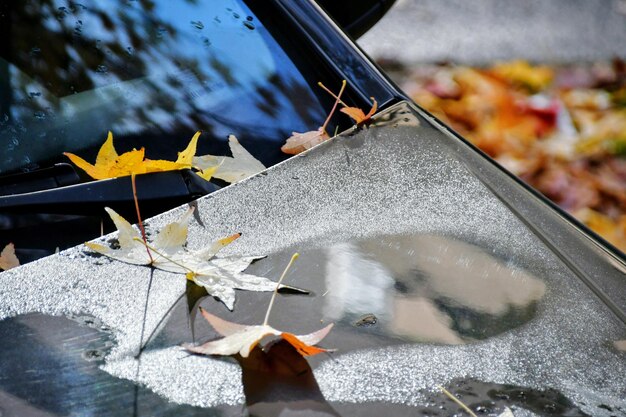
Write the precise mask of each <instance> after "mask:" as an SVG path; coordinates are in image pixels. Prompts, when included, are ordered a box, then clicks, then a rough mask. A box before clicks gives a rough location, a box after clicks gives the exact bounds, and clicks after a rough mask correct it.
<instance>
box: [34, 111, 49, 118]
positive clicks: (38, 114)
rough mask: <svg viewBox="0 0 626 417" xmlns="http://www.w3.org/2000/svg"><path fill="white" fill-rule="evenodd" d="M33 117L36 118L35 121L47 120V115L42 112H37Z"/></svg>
mask: <svg viewBox="0 0 626 417" xmlns="http://www.w3.org/2000/svg"><path fill="white" fill-rule="evenodd" d="M33 116H35V119H39V120H43V119H45V118H46V113H44V112H42V111H36V112H35V113H33Z"/></svg>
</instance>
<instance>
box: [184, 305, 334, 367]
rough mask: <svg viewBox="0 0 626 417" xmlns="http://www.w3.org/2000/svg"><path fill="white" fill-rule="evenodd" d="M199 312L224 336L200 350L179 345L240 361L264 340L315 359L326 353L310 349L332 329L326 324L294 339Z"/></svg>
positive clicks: (285, 333)
mask: <svg viewBox="0 0 626 417" xmlns="http://www.w3.org/2000/svg"><path fill="white" fill-rule="evenodd" d="M200 312H201V313H202V316H203V317H204V318H205V319H206V320H207V321H208V322H209V324H210V325H211V326H212V327H213V328H214V329H215V331H216V332H217V333H219V334H220V335H222V336H224V338H222V339H218V340H214V341H211V342H207V343H205V344H203V345H200V346H193V345H189V344H185V345H183V347H184V348H185V349H187V350H188V351H190V352H193V353H200V354H202V355H235V354H240V355H241V356H242V357H244V358H247V357H248V355H249V354H250V351H251V350H252V349H254V347H255V346H257V345H258V344H259V343H260V342H261V339H263V338H264V337H266V336H277V337H280V338H282V339H284V340H285V341H286V342H288V343H289V344H291V345H292V346H293V347H294V348H295V349H296V350H297V351H298V352H299V353H300V354H301V355H302V356H311V355H317V354H318V353H322V352H327V351H328V350H327V349H322V348H319V347H317V346H314V345H316V344H318V343H319V342H321V341H322V339H324V338H325V337H326V335H327V334H328V333H329V332H330V330H331V329H332V327H333V324H329V325H328V326H326V327H324V328H322V329H320V330H318V331H316V332H313V333H310V334H307V335H301V336H297V335H295V334H293V333H287V332H282V331H280V330H276V329H275V328H273V327H272V326H269V325H267V324H262V325H251V326H246V325H243V324H238V323H232V322H230V321H226V320H224V319H221V318H219V317H217V316H215V315H213V314H211V313H209V312H207V311H206V310H204V309H203V308H200Z"/></svg>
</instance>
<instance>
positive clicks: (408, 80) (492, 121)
mask: <svg viewBox="0 0 626 417" xmlns="http://www.w3.org/2000/svg"><path fill="white" fill-rule="evenodd" d="M398 81H399V84H400V85H401V86H402V87H403V89H404V90H405V91H407V93H409V95H410V96H411V97H412V98H413V99H414V100H415V101H416V102H417V103H418V104H420V105H421V106H423V107H424V108H426V110H428V111H430V112H431V113H433V114H434V115H435V116H436V117H437V118H439V119H441V120H442V121H444V122H445V123H446V124H448V125H449V126H450V127H452V128H453V129H454V130H456V131H457V132H459V133H460V134H461V135H462V136H463V137H465V138H467V139H469V140H470V141H471V142H473V143H474V144H475V145H477V146H478V147H479V148H481V149H482V150H483V151H484V152H486V153H487V154H489V155H490V156H492V157H493V158H494V159H495V160H497V161H498V162H499V163H500V164H502V165H503V166H504V167H505V168H507V169H508V170H510V171H511V172H513V173H514V174H516V175H518V176H519V177H520V178H521V179H523V180H524V181H526V182H527V183H528V184H530V185H531V186H533V187H535V188H536V189H538V190H539V191H540V192H542V193H543V194H544V195H545V196H546V197H548V198H550V199H551V200H552V201H554V202H555V203H557V204H558V205H559V206H560V207H562V208H563V209H565V210H566V211H568V212H570V213H571V214H572V215H574V216H575V217H576V218H578V219H579V220H580V221H581V222H583V223H585V224H586V225H587V226H588V227H589V228H591V229H592V230H594V231H595V232H596V233H598V234H600V235H601V236H603V237H604V238H605V239H606V240H608V241H609V242H611V243H612V244H614V245H615V246H616V247H618V248H619V249H621V250H622V251H626V63H624V62H621V61H619V60H616V61H614V62H613V63H596V64H593V65H585V66H583V65H579V66H565V67H548V66H538V65H531V64H529V63H527V62H525V61H512V62H506V63H501V64H497V65H493V66H491V67H488V68H471V67H467V66H453V65H442V66H420V67H419V68H415V69H414V70H412V71H411V72H407V73H404V74H401V75H399V76H398Z"/></svg>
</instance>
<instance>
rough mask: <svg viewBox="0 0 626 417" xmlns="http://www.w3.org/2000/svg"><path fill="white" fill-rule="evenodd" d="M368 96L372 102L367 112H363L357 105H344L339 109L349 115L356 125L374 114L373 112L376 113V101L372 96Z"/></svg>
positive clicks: (364, 121) (366, 120)
mask: <svg viewBox="0 0 626 417" xmlns="http://www.w3.org/2000/svg"><path fill="white" fill-rule="evenodd" d="M370 98H371V99H372V102H373V104H372V108H371V109H370V111H369V112H368V113H367V114H365V113H364V112H363V110H361V109H360V108H358V107H347V106H346V107H344V108H342V109H341V110H339V111H340V112H342V113H345V114H347V115H348V116H350V117H351V118H352V119H353V120H354V121H355V123H356V124H357V125H361V124H363V123H366V122H368V121H369V120H370V119H371V118H372V116H373V115H374V113H376V110H377V109H378V103H377V102H376V99H375V98H374V97H370Z"/></svg>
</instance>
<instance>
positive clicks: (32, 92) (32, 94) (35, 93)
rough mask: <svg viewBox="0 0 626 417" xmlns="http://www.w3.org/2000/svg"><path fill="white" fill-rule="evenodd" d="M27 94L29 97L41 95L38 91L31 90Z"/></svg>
mask: <svg viewBox="0 0 626 417" xmlns="http://www.w3.org/2000/svg"><path fill="white" fill-rule="evenodd" d="M28 95H29V96H30V98H35V97H39V96H41V93H40V92H39V91H31V92H30V93H28Z"/></svg>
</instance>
